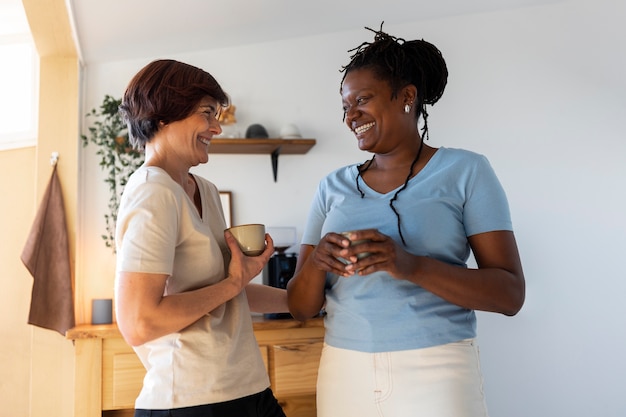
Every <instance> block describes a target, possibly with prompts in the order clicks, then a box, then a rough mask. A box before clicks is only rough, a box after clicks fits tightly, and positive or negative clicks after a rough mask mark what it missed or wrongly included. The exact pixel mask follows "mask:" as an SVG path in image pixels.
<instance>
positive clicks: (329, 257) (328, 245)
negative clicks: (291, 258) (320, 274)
mask: <svg viewBox="0 0 626 417" xmlns="http://www.w3.org/2000/svg"><path fill="white" fill-rule="evenodd" d="M349 247H350V239H348V238H347V237H345V236H344V235H342V234H339V233H333V232H330V233H327V234H326V235H324V236H323V237H322V239H321V240H320V241H319V243H318V244H317V245H316V246H315V249H314V250H313V251H312V252H311V253H310V255H309V257H310V258H311V259H310V262H311V263H312V264H313V265H314V266H315V268H317V269H319V270H321V271H325V272H330V273H333V274H336V275H339V276H343V277H348V276H350V275H353V274H354V272H350V271H348V270H347V269H346V265H347V264H350V263H354V262H356V261H357V257H356V255H352V256H346V255H345V254H344V255H342V251H344V252H345V249H347V248H349ZM340 259H344V260H345V262H342V261H341V260H340Z"/></svg>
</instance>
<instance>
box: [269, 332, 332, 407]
mask: <svg viewBox="0 0 626 417" xmlns="http://www.w3.org/2000/svg"><path fill="white" fill-rule="evenodd" d="M322 346H323V342H322V341H320V340H310V341H304V342H300V343H289V344H280V345H279V344H277V345H274V346H272V347H271V351H270V359H271V364H272V365H271V367H270V379H271V381H272V390H273V391H274V394H275V395H276V396H277V397H281V396H289V395H305V394H314V393H315V391H316V389H315V385H316V383H317V368H318V365H319V359H320V355H321V354H322Z"/></svg>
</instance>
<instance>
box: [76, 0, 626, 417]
mask: <svg viewBox="0 0 626 417" xmlns="http://www.w3.org/2000/svg"><path fill="white" fill-rule="evenodd" d="M413 12H414V13H415V15H416V16H419V10H415V11H413ZM625 17H626V6H625V5H624V2H620V1H618V0H594V1H591V0H588V1H582V0H575V1H563V2H560V3H557V4H554V5H550V6H544V7H534V8H527V9H521V10H516V11H509V12H498V13H489V14H479V15H472V16H459V17H454V18H448V19H442V20H437V21H428V22H419V21H416V22H414V23H412V24H402V25H393V24H389V22H388V23H386V24H385V29H386V30H387V31H388V32H389V33H391V34H394V35H397V36H400V37H404V38H407V39H412V38H416V37H420V38H421V37H423V38H424V39H426V40H429V41H431V42H433V43H435V44H436V45H437V46H438V47H439V48H440V49H441V50H442V52H443V54H444V56H445V58H446V60H447V62H448V66H449V71H450V78H449V84H448V88H447V91H446V94H444V96H443V99H442V101H441V102H440V103H438V104H437V105H436V106H435V107H433V108H432V109H431V110H430V115H431V118H430V119H429V127H430V133H431V144H432V145H435V146H448V147H462V148H467V149H470V150H474V151H477V152H480V153H483V154H485V155H487V156H488V158H489V159H490V161H491V162H492V164H493V166H494V167H495V169H496V171H497V173H498V174H499V177H500V179H501V181H502V183H503V184H504V186H505V188H506V190H507V193H508V196H509V200H510V205H511V210H512V215H513V221H514V227H515V230H516V235H517V238H518V244H519V247H520V251H521V255H522V260H523V263H524V268H525V273H526V278H527V301H526V304H525V306H524V308H523V309H522V311H521V312H520V313H519V314H518V315H517V316H516V317H513V318H507V317H504V316H499V315H494V314H483V313H481V314H479V340H480V342H481V354H482V362H483V368H484V374H485V379H486V381H485V385H486V387H485V389H486V393H487V400H488V404H489V408H490V412H491V416H492V417H543V416H546V417H548V416H549V417H553V416H564V415H568V416H581V417H582V416H585V417H586V416H589V415H602V416H604V417H611V416H615V417H617V416H624V415H626V399H625V396H624V382H623V375H624V374H626V360H624V356H623V354H622V350H623V346H624V345H625V344H626V332H625V329H626V319H625V317H626V307H624V306H625V305H626V303H625V302H623V297H624V296H623V294H625V293H626V280H625V279H624V278H625V277H624V272H623V271H624V268H623V258H622V257H623V256H624V253H625V252H626V220H624V213H625V212H626V211H625V210H624V206H625V205H626V192H625V190H626V187H625V185H624V182H625V181H624V179H626V140H625V138H624V133H623V132H624V127H625V125H624V123H625V122H624V120H626V118H625V117H624V116H625V115H626V114H625V110H626V88H625V83H624V81H623V79H622V75H623V73H624V71H625V70H626V53H625V51H624V46H623V41H624V39H625V38H626V29H624V25H623V24H622V23H623V21H624V18H625ZM383 19H384V16H380V17H376V18H373V19H372V21H369V22H363V24H364V26H366V25H367V26H370V27H371V25H376V24H377V22H378V21H379V20H383ZM365 40H371V36H370V33H369V32H366V31H365V30H360V31H355V32H344V33H333V34H327V35H323V36H316V37H310V38H304V39H293V40H288V41H281V42H272V43H266V44H257V45H251V46H245V47H239V48H231V49H223V50H211V51H208V50H207V51H203V52H199V53H196V54H184V55H179V56H174V57H173V58H176V59H180V60H183V61H186V62H189V63H191V64H194V65H197V66H200V67H202V68H205V69H207V70H208V71H209V72H211V73H212V74H213V75H214V76H215V77H216V78H217V79H218V81H220V83H221V84H222V85H223V86H224V88H225V89H226V90H227V91H228V92H229V93H230V94H231V96H232V98H233V102H234V104H235V105H236V106H237V117H238V119H239V122H240V123H239V124H240V126H241V127H242V130H245V128H246V127H247V126H248V125H250V124H251V123H262V124H263V125H265V126H266V127H267V129H268V130H269V132H270V135H271V136H273V135H278V131H279V130H280V127H281V126H282V125H283V124H286V123H296V124H297V125H298V126H299V127H300V128H301V130H302V133H303V135H304V136H305V137H312V138H316V139H317V141H318V143H317V145H316V146H315V147H314V148H313V149H312V150H311V151H310V152H309V153H308V154H307V155H304V156H282V157H281V158H280V160H279V170H278V182H276V183H274V182H273V179H272V174H271V168H270V167H271V165H270V157H269V156H248V155H236V156H229V155H211V157H210V161H209V163H208V164H207V165H205V166H202V167H199V168H197V170H196V171H197V172H199V173H200V174H202V175H204V176H206V177H207V178H209V179H211V180H212V181H213V182H215V183H216V184H217V185H218V186H219V187H220V188H222V189H225V190H231V191H233V193H234V206H235V214H234V217H235V221H236V222H263V223H265V224H267V225H268V226H297V227H298V231H299V233H300V234H301V232H302V227H303V225H304V222H305V219H306V212H307V209H308V205H309V202H310V199H311V197H312V195H313V193H314V190H315V187H316V185H317V182H318V180H319V179H320V178H321V177H322V176H323V175H324V174H325V173H327V172H329V171H330V170H332V169H334V168H337V167H339V166H341V165H344V164H347V163H351V162H355V161H361V160H364V159H366V158H367V155H366V154H362V153H360V152H359V151H358V150H357V148H356V144H355V141H354V139H353V138H352V136H351V134H350V133H349V132H348V130H347V129H346V128H345V127H344V126H343V124H342V123H341V116H342V113H341V102H340V98H339V94H338V88H339V81H340V77H341V74H340V73H339V72H338V69H339V68H340V66H341V65H343V64H345V63H347V62H348V53H347V52H346V51H347V50H348V49H350V48H352V47H354V46H357V45H358V44H360V43H361V42H362V41H365ZM153 58H157V57H148V58H146V59H137V60H136V61H132V62H128V61H126V62H113V63H107V64H101V65H90V66H89V67H87V70H86V80H85V87H86V95H85V97H84V99H85V109H88V108H91V107H94V106H96V105H98V104H99V103H100V101H101V99H102V97H103V95H104V94H107V93H108V94H112V95H115V96H121V94H122V91H123V89H124V87H125V85H126V83H127V81H128V80H129V79H130V77H131V76H132V75H133V74H134V73H135V72H136V71H137V70H139V68H140V67H142V66H143V65H144V64H146V63H147V62H148V61H150V60H152V59H153ZM82 158H83V161H84V163H85V164H84V167H83V169H84V180H83V183H82V192H83V198H82V199H81V200H82V202H83V204H84V206H83V207H82V210H81V211H82V213H83V214H84V217H83V218H82V220H81V221H82V233H81V240H82V247H83V248H84V257H83V259H84V261H83V264H84V265H83V269H84V273H86V274H89V275H93V277H94V280H98V282H99V283H101V284H98V285H99V286H100V287H99V288H98V289H96V290H90V291H94V292H98V293H93V294H85V296H86V297H87V298H94V297H103V296H112V282H113V278H112V276H113V263H112V259H113V257H112V255H111V254H110V253H109V251H108V250H107V249H106V248H104V245H103V243H102V241H101V240H100V239H99V235H100V234H101V232H102V231H103V230H104V221H103V218H102V217H103V213H104V207H106V201H107V196H106V187H105V185H104V183H102V174H101V173H100V170H99V167H98V166H97V162H96V158H95V156H93V148H86V149H85V150H83V155H82ZM93 271H98V272H97V273H96V272H93Z"/></svg>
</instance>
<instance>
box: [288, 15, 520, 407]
mask: <svg viewBox="0 0 626 417" xmlns="http://www.w3.org/2000/svg"><path fill="white" fill-rule="evenodd" d="M370 30H371V29H370ZM373 32H375V38H374V41H373V42H372V43H364V44H362V45H360V46H359V47H358V48H355V49H354V50H352V51H350V52H353V51H354V54H353V55H352V57H351V61H350V62H349V63H348V65H346V66H345V67H343V73H344V76H343V80H342V83H341V90H340V92H341V97H342V101H343V109H344V115H343V116H344V121H345V123H346V125H347V126H348V128H349V129H350V130H351V131H352V132H353V134H354V136H355V138H356V140H357V143H358V146H359V149H361V150H363V151H366V152H369V153H370V154H371V157H370V158H369V159H368V160H367V161H366V162H364V163H363V164H355V165H350V166H346V167H343V168H340V169H338V170H336V171H334V172H332V173H331V174H329V175H328V176H327V177H326V178H324V179H323V180H322V181H321V182H320V185H319V188H318V191H317V194H316V196H315V198H314V200H313V203H312V206H311V211H310V214H309V218H308V221H307V225H306V228H305V232H304V235H303V238H302V245H301V250H300V256H299V258H298V265H297V267H296V274H295V276H294V277H293V278H292V279H291V280H290V281H289V284H288V296H289V306H290V311H291V313H292V315H293V316H294V317H295V318H297V319H301V320H302V319H306V318H310V317H313V316H315V315H316V314H318V313H319V312H320V311H321V310H322V309H325V311H326V317H325V319H324V320H325V327H326V337H325V344H324V349H323V352H322V357H321V361H320V368H319V374H318V387H317V388H318V391H317V402H318V416H320V417H330V416H333V417H334V416H359V417H369V416H372V417H373V416H377V417H378V416H388V417H402V416H411V417H413V416H428V417H478V416H481V417H484V416H487V408H486V405H485V399H484V395H483V390H482V375H481V371H480V363H479V357H478V347H477V344H476V340H475V338H476V315H475V310H482V311H490V312H496V313H501V314H504V315H507V316H512V315H515V314H516V313H517V312H518V311H519V310H520V309H521V307H522V304H523V303H524V297H525V283H524V275H523V272H522V266H521V261H520V258H519V254H518V250H517V245H516V242H515V237H514V234H513V231H512V224H511V219H510V213H509V208H508V203H507V199H506V195H505V193H504V191H503V189H502V186H501V185H500V183H499V181H498V179H497V177H496V175H495V173H494V171H493V170H492V168H491V166H490V165H489V162H488V161H487V159H486V158H485V157H484V156H482V155H478V154H476V153H473V152H469V151H466V150H461V149H452V148H446V147H440V148H434V147H431V146H428V145H426V144H425V143H424V139H428V135H429V132H428V113H427V111H426V106H427V105H433V104H435V103H436V102H437V101H438V100H439V99H440V98H441V96H442V94H443V91H444V89H445V86H446V82H447V76H448V71H447V68H446V63H445V61H444V58H443V56H442V55H441V53H440V51H439V50H438V49H437V48H436V47H435V46H434V45H432V44H430V43H428V42H426V41H424V40H412V41H404V40H403V39H400V38H396V37H393V36H390V35H388V34H386V33H384V32H382V26H381V30H379V31H373ZM420 119H421V121H422V123H421V125H422V127H421V129H420V128H419V127H418V126H419V123H418V122H419V121H420ZM342 232H348V233H343V234H342ZM470 251H471V252H472V253H473V255H474V258H475V259H476V263H477V268H469V267H468V266H467V261H468V258H469V255H470Z"/></svg>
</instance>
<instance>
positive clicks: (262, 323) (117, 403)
mask: <svg viewBox="0 0 626 417" xmlns="http://www.w3.org/2000/svg"><path fill="white" fill-rule="evenodd" d="M254 334H255V336H256V338H257V342H258V344H259V349H260V350H261V355H262V356H263V360H264V362H265V366H266V368H267V370H268V374H269V376H270V381H271V385H272V390H273V391H274V395H276V398H278V400H279V402H280V403H281V405H282V406H283V409H284V410H285V413H286V414H287V417H314V416H315V415H316V410H315V384H316V381H317V368H318V363H319V357H320V354H321V351H322V344H323V339H324V327H323V322H322V319H314V320H309V321H306V322H299V321H296V320H266V319H263V318H261V317H255V318H254ZM67 338H69V339H72V340H74V343H75V348H76V354H75V373H76V375H75V377H76V378H75V384H76V385H75V404H74V415H75V416H80V417H103V416H106V417H113V416H120V417H121V416H130V415H132V412H130V411H128V410H131V409H132V408H133V405H134V402H135V398H136V397H137V395H138V394H139V391H140V389H141V385H142V381H143V377H144V375H145V370H144V367H143V365H142V364H141V362H140V361H139V358H137V356H136V355H135V352H134V351H133V350H132V348H131V347H130V346H129V345H128V344H126V342H125V341H124V339H122V336H121V335H120V333H119V330H118V329H117V326H116V325H115V324H111V325H81V326H77V327H75V328H73V329H71V330H69V331H68V332H67Z"/></svg>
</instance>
